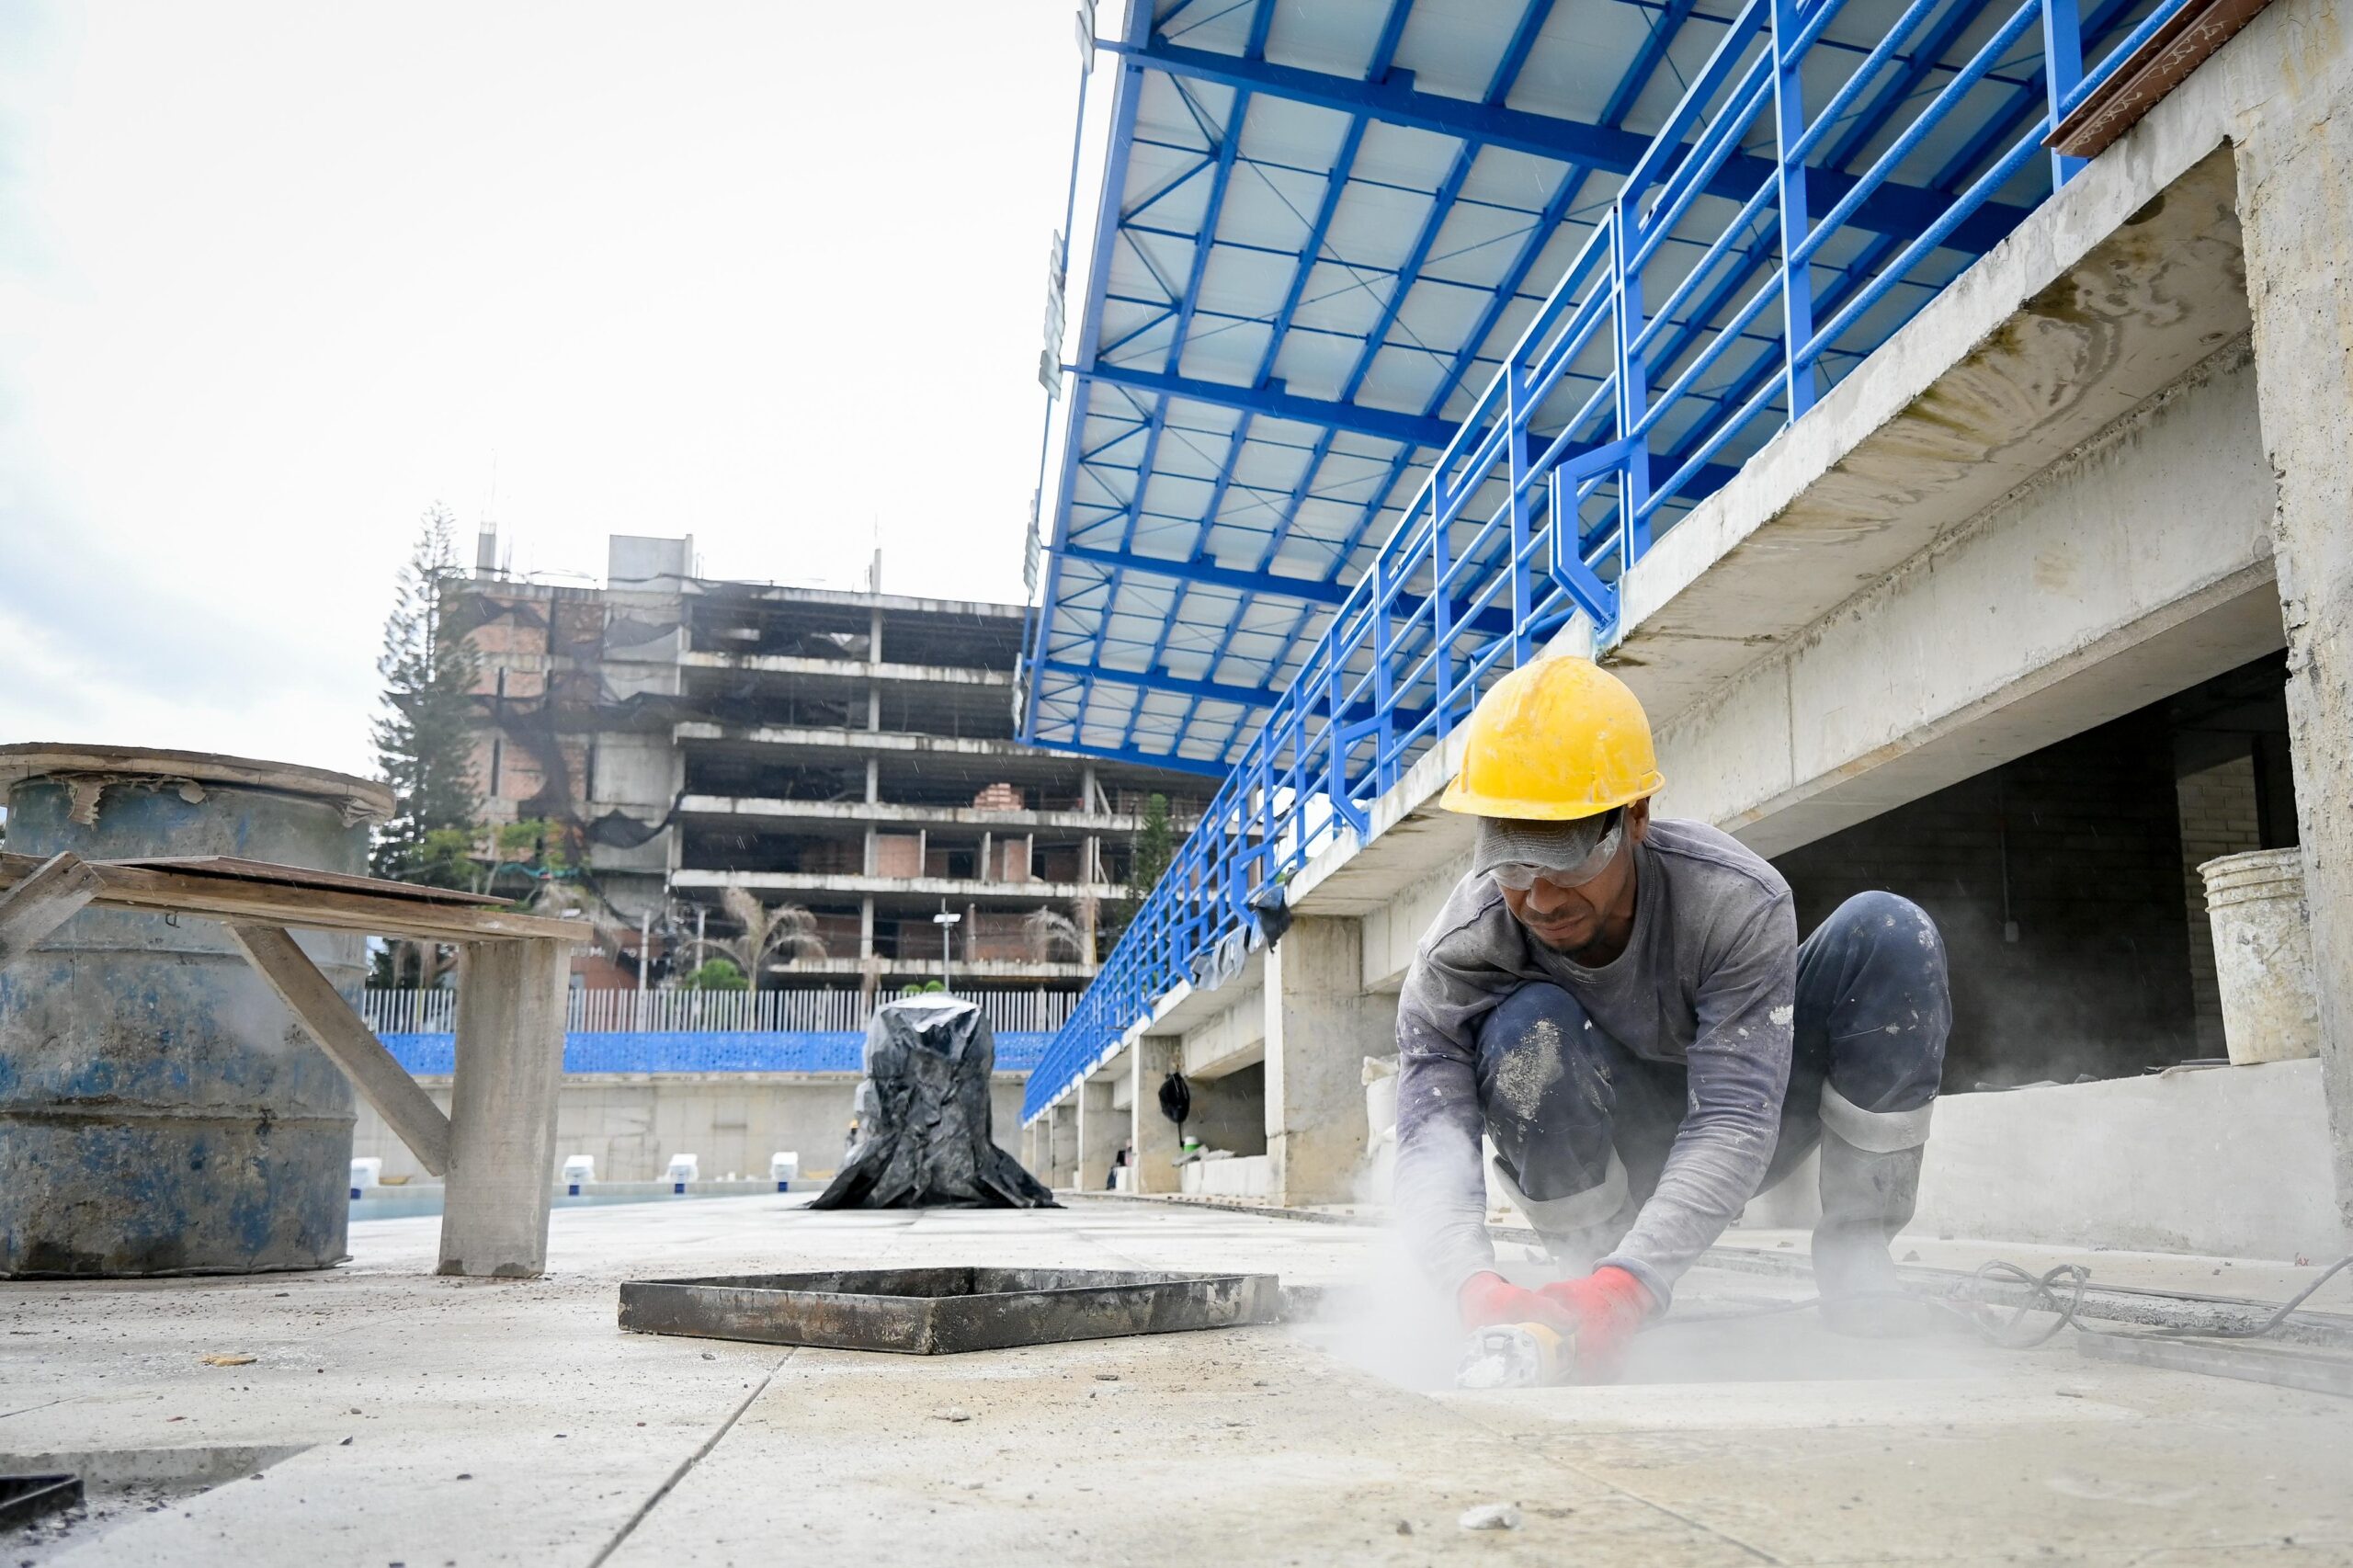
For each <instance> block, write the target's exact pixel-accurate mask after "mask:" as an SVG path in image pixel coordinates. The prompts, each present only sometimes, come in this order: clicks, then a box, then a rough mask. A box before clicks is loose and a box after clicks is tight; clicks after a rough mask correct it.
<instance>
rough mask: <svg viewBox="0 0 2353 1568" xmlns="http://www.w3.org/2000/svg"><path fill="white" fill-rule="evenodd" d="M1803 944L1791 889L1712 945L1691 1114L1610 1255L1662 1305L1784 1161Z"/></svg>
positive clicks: (1695, 1048)
mask: <svg viewBox="0 0 2353 1568" xmlns="http://www.w3.org/2000/svg"><path fill="white" fill-rule="evenodd" d="M1797 946H1798V935H1797V918H1796V915H1795V914H1794V912H1793V911H1792V910H1791V908H1790V898H1789V895H1788V894H1787V893H1783V894H1782V895H1780V896H1779V897H1778V898H1776V899H1774V900H1773V901H1772V902H1771V903H1768V904H1766V905H1764V906H1763V907H1761V908H1758V909H1756V910H1754V911H1753V912H1751V913H1750V914H1749V915H1748V917H1747V918H1746V920H1745V921H1744V922H1743V923H1742V924H1740V925H1739V926H1736V927H1735V928H1733V930H1732V931H1731V932H1730V933H1729V934H1728V935H1727V937H1726V938H1725V940H1724V941H1723V942H1722V945H1721V947H1720V948H1719V949H1718V950H1717V951H1715V952H1713V953H1711V955H1710V956H1709V960H1708V963H1707V972H1706V973H1705V974H1704V975H1703V976H1702V977H1701V979H1700V981H1699V992H1698V997H1697V1003H1698V1008H1699V1033H1698V1035H1697V1037H1696V1038H1695V1039H1694V1040H1692V1042H1691V1050H1690V1055H1689V1062H1688V1065H1689V1069H1690V1080H1689V1089H1688V1096H1687V1098H1686V1100H1685V1107H1686V1108H1685V1110H1684V1114H1683V1126H1682V1128H1681V1130H1680V1131H1677V1133H1676V1135H1675V1144H1674V1147H1673V1148H1672V1149H1670V1150H1669V1151H1668V1153H1667V1156H1666V1168H1665V1170H1664V1171H1663V1172H1662V1173H1661V1174H1660V1176H1659V1178H1658V1187H1657V1189H1656V1190H1655V1191H1654V1192H1653V1193H1652V1194H1651V1198H1650V1200H1649V1201H1648V1202H1646V1203H1644V1204H1643V1209H1642V1212H1641V1213H1640V1214H1638V1215H1636V1216H1635V1218H1634V1228H1633V1229H1632V1230H1631V1231H1629V1232H1627V1233H1626V1239H1625V1240H1624V1241H1622V1242H1620V1243H1619V1244H1618V1250H1617V1251H1616V1252H1614V1253H1612V1254H1610V1255H1609V1256H1608V1257H1605V1258H1603V1259H1602V1260H1601V1266H1602V1267H1608V1266H1611V1265H1614V1266H1616V1267H1620V1268H1623V1269H1624V1270H1626V1272H1628V1273H1629V1274H1631V1275H1632V1276H1633V1277H1634V1278H1637V1279H1639V1280H1641V1281H1642V1282H1643V1287H1644V1288H1645V1289H1646V1290H1649V1291H1650V1293H1651V1297H1652V1299H1653V1300H1654V1301H1655V1302H1656V1303H1657V1304H1658V1306H1659V1308H1660V1309H1662V1310H1664V1309H1665V1305H1666V1303H1667V1300H1668V1297H1669V1294H1670V1292H1671V1291H1672V1290H1673V1287H1674V1284H1675V1281H1676V1280H1677V1279H1678V1278H1681V1277H1682V1274H1683V1271H1684V1270H1685V1269H1687V1268H1688V1267H1691V1264H1692V1262H1693V1261H1694V1260H1695V1259H1696V1258H1698V1257H1699V1255H1700V1254H1701V1253H1703V1252H1705V1251H1706V1250H1707V1249H1708V1248H1709V1247H1710V1246H1711V1245H1712V1244H1714V1243H1715V1239H1716V1238H1717V1237H1718V1236H1720V1235H1722V1233H1723V1230H1724V1227H1725V1226H1726V1225H1728V1224H1730V1223H1732V1221H1733V1218H1734V1217H1735V1216H1737V1215H1738V1214H1739V1213H1740V1210H1741V1209H1742V1207H1743V1206H1744V1205H1745V1204H1746V1203H1747V1202H1748V1200H1749V1199H1751V1198H1754V1197H1756V1188H1757V1187H1758V1185H1759V1184H1760V1183H1761V1182H1763V1181H1764V1179H1765V1169H1766V1166H1767V1165H1769V1164H1770V1163H1771V1162H1772V1158H1773V1149H1774V1146H1775V1145H1776V1144H1777V1143H1778V1142H1779V1139H1780V1125H1781V1100H1782V1098H1783V1096H1785V1095H1786V1094H1787V1093H1788V1090H1789V1084H1790V1038H1791V1036H1792V1034H1793V1032H1794V1030H1793V1028H1792V1022H1793V1020H1794V1018H1795V1016H1796V1010H1795V1002H1794V998H1795V996H1796V993H1797Z"/></svg>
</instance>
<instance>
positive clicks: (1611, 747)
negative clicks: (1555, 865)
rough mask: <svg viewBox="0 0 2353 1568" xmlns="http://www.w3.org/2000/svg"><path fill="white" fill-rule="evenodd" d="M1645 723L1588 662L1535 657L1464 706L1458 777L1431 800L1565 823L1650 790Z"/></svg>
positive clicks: (1479, 812)
mask: <svg viewBox="0 0 2353 1568" xmlns="http://www.w3.org/2000/svg"><path fill="white" fill-rule="evenodd" d="M1665 782H1666V780H1665V778H1661V777H1660V776H1659V771H1658V754H1657V753H1656V752H1655V751H1654V750H1653V749H1652V746H1651V722H1650V717H1649V715H1647V714H1645V713H1644V712H1643V704H1642V701H1641V699H1638V698H1637V697H1635V695H1634V694H1633V693H1632V692H1631V691H1630V690H1628V689H1627V687H1626V683H1625V682H1624V681H1622V680H1620V679H1619V678H1618V677H1617V676H1613V675H1611V674H1610V673H1609V672H1608V670H1605V669H1603V668H1602V667H1601V666H1600V665H1597V664H1595V663H1594V662H1593V661H1592V660H1591V659H1576V658H1556V659H1539V660H1537V661H1536V662H1535V663H1534V664H1532V665H1522V666H1521V667H1520V668H1518V669H1516V670H1514V671H1512V672H1511V674H1509V675H1507V676H1504V678H1503V679H1501V680H1499V681H1497V682H1496V683H1495V686H1494V687H1492V688H1491V689H1490V690H1489V691H1488V693H1487V695H1486V696H1484V697H1483V698H1481V699H1479V706H1478V707H1477V708H1476V709H1474V710H1472V714H1471V725H1470V735H1469V739H1468V741H1467V744H1466V745H1465V747H1464V750H1463V753H1462V771H1461V772H1460V773H1458V774H1456V775H1455V776H1454V782H1453V783H1451V784H1449V785H1448V786H1447V787H1446V795H1445V797H1444V798H1443V799H1442V800H1440V801H1439V802H1438V803H1439V804H1440V805H1442V806H1444V807H1445V808H1446V809H1447V810H1448V811H1449V812H1463V813H1465V814H1466V815H1470V816H1475V817H1516V818H1518V819H1519V820H1521V821H1523V822H1572V821H1574V820H1575V819H1577V818H1579V817H1590V816H1598V815H1600V814H1601V813H1602V812H1606V811H1608V810H1610V809H1611V808H1612V807H1615V806H1623V805H1627V804H1629V803H1631V802H1632V801H1639V800H1642V799H1643V798H1644V797H1645V796H1649V795H1654V794H1656V793H1657V792H1658V790H1659V787H1660V786H1661V785H1663V784H1665Z"/></svg>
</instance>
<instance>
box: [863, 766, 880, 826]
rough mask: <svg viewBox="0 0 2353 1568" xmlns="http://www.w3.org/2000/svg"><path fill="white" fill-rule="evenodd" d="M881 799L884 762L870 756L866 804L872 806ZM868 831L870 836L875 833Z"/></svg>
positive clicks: (867, 767)
mask: <svg viewBox="0 0 2353 1568" xmlns="http://www.w3.org/2000/svg"><path fill="white" fill-rule="evenodd" d="M881 799H882V760H881V758H880V757H873V756H870V757H868V758H867V759H866V803H867V804H868V805H870V806H871V805H874V804H876V803H877V802H879V801H881ZM867 831H868V833H869V834H871V833H872V832H873V830H872V829H871V828H869V829H868V830H867Z"/></svg>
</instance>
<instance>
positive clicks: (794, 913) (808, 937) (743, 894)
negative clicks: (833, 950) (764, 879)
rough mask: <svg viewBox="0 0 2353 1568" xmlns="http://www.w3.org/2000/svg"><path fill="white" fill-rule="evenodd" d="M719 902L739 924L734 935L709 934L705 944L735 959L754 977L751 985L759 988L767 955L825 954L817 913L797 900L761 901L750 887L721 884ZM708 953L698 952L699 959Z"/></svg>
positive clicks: (815, 956)
mask: <svg viewBox="0 0 2353 1568" xmlns="http://www.w3.org/2000/svg"><path fill="white" fill-rule="evenodd" d="M719 906H720V908H722V909H723V910H725V911H726V912H727V917H728V918H729V919H730V920H733V921H734V922H735V924H736V926H738V927H739V928H740V930H739V934H738V935H736V936H733V937H705V938H704V939H703V942H702V946H703V947H704V948H717V949H719V950H720V951H721V952H722V953H725V954H726V955H727V956H728V957H729V958H731V959H733V960H735V964H736V967H738V968H739V969H741V970H742V971H744V972H745V974H748V975H750V976H751V977H752V989H754V990H755V991H756V990H758V989H759V985H760V971H761V970H762V969H763V968H764V967H766V965H767V960H768V957H769V955H770V954H773V953H782V954H784V955H785V956H787V957H789V958H796V959H822V958H824V956H825V940H824V937H820V936H819V935H817V917H816V916H815V915H812V914H811V913H810V912H809V911H808V910H807V909H806V908H805V907H803V906H802V905H801V904H798V903H779V904H776V905H774V906H770V905H767V904H764V903H761V902H760V901H759V899H758V898H757V897H756V895H755V894H754V893H753V892H751V890H750V889H748V888H722V889H720V890H719ZM705 956H706V955H705V954H704V953H701V952H698V953H697V954H696V955H695V960H696V961H697V962H698V963H699V962H701V961H702V960H703V959H704V957H705Z"/></svg>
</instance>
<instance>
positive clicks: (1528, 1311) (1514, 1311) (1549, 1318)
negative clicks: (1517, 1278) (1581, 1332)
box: [1454, 1274, 1576, 1335]
mask: <svg viewBox="0 0 2353 1568" xmlns="http://www.w3.org/2000/svg"><path fill="white" fill-rule="evenodd" d="M1454 1304H1455V1307H1456V1308H1457V1310H1459V1311H1460V1312H1461V1314H1462V1326H1463V1327H1465V1328H1494V1327H1497V1326H1499V1325H1502V1324H1515V1323H1540V1324H1546V1325H1547V1326H1549V1327H1552V1328H1555V1329H1558V1330H1559V1331H1560V1332H1561V1333H1562V1334H1563V1335H1568V1334H1570V1333H1573V1332H1574V1330H1575V1327H1576V1324H1574V1322H1573V1321H1572V1320H1571V1319H1570V1318H1569V1316H1568V1314H1567V1313H1565V1312H1563V1311H1562V1310H1561V1307H1560V1305H1559V1303H1557V1302H1554V1301H1548V1300H1546V1299H1545V1298H1544V1297H1543V1296H1541V1295H1540V1294H1538V1293H1537V1292H1536V1291H1534V1290H1526V1289H1523V1288H1522V1287H1520V1286H1518V1285H1515V1284H1513V1283H1512V1282H1511V1281H1510V1280H1508V1279H1506V1278H1504V1277H1503V1276H1502V1275H1500V1274H1473V1275H1472V1276H1471V1278H1468V1279H1465V1280H1464V1281H1463V1282H1462V1289H1461V1290H1459V1291H1457V1292H1456V1293H1455V1298H1454Z"/></svg>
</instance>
